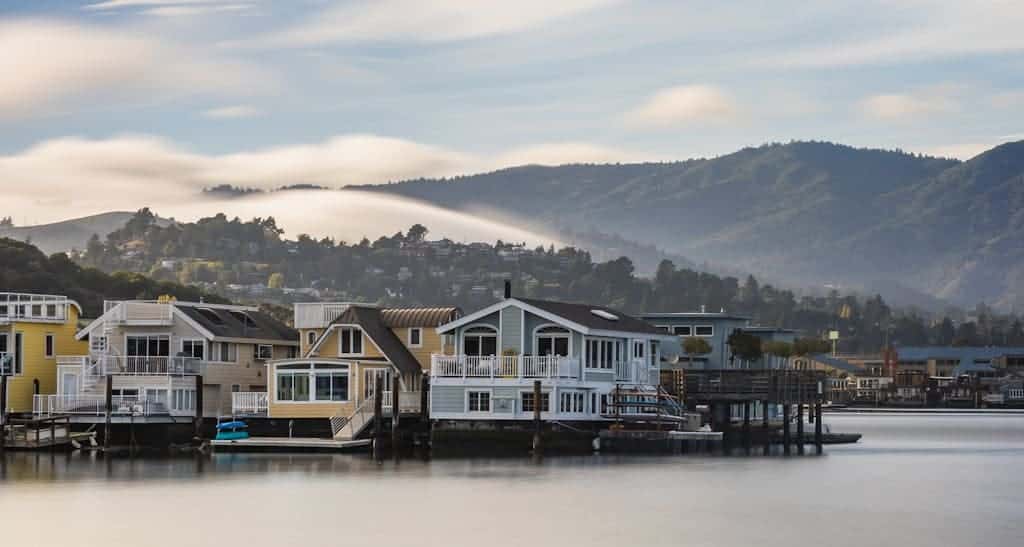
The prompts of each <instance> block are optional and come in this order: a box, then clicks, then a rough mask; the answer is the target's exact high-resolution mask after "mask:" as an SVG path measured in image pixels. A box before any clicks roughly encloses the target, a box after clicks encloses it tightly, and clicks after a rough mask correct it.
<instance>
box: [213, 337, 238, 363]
mask: <svg viewBox="0 0 1024 547" xmlns="http://www.w3.org/2000/svg"><path fill="white" fill-rule="evenodd" d="M210 359H212V360H214V361H217V362H218V363H234V362H236V361H238V345H237V344H229V343H227V342H214V343H212V344H210Z"/></svg>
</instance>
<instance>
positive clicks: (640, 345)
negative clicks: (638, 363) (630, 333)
mask: <svg viewBox="0 0 1024 547" xmlns="http://www.w3.org/2000/svg"><path fill="white" fill-rule="evenodd" d="M646 351H647V343H646V342H644V341H642V340H634V341H633V358H634V359H643V358H644V354H645V352H646Z"/></svg>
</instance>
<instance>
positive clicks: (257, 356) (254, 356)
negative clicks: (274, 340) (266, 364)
mask: <svg viewBox="0 0 1024 547" xmlns="http://www.w3.org/2000/svg"><path fill="white" fill-rule="evenodd" d="M260 348H270V357H267V358H265V359H264V358H262V357H260ZM252 360H253V361H273V360H274V345H273V344H253V352H252Z"/></svg>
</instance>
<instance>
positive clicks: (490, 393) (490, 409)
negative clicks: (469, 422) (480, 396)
mask: <svg viewBox="0 0 1024 547" xmlns="http://www.w3.org/2000/svg"><path fill="white" fill-rule="evenodd" d="M470 393H486V394H487V410H470V409H469V394H470ZM463 399H464V401H463V405H462V408H463V411H464V412H465V413H466V414H468V415H470V416H482V415H490V414H494V390H493V389H491V388H466V390H465V396H464V397H463Z"/></svg>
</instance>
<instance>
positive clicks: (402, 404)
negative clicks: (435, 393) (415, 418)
mask: <svg viewBox="0 0 1024 547" xmlns="http://www.w3.org/2000/svg"><path fill="white" fill-rule="evenodd" d="M383 395H384V396H383V397H381V406H382V407H383V408H384V409H385V410H391V409H392V407H393V406H394V405H392V393H391V392H390V391H385V392H384V394H383ZM421 397H422V393H421V392H419V391H405V390H402V392H401V393H399V394H398V406H399V409H398V411H399V412H401V413H415V412H419V411H420V400H421Z"/></svg>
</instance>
